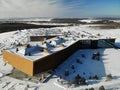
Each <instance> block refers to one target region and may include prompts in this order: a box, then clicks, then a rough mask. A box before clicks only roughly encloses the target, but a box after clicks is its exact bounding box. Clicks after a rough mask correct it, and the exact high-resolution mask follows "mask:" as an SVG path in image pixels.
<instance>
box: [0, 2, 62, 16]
mask: <svg viewBox="0 0 120 90" xmlns="http://www.w3.org/2000/svg"><path fill="white" fill-rule="evenodd" d="M57 1H58V0H0V18H3V17H8V18H9V17H51V16H52V17H53V16H58V15H59V14H60V13H61V12H62V11H63V9H62V8H60V5H59V4H58V3H57Z"/></svg>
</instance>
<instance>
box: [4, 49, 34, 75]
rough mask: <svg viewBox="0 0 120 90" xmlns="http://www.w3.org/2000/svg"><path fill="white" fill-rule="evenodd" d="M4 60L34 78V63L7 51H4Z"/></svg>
mask: <svg viewBox="0 0 120 90" xmlns="http://www.w3.org/2000/svg"><path fill="white" fill-rule="evenodd" d="M2 53H3V59H4V60H5V61H6V62H7V63H9V64H11V65H12V66H14V67H15V68H17V69H19V70H20V71H22V72H24V73H26V74H28V75H30V76H33V62H32V61H30V60H28V59H25V58H23V57H21V56H18V55H16V54H14V53H11V52H8V51H6V50H3V51H2Z"/></svg>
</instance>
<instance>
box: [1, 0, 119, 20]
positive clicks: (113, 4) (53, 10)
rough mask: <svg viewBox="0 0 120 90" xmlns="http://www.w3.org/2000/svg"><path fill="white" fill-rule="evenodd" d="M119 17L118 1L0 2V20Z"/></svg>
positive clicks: (45, 0) (52, 0) (36, 0)
mask: <svg viewBox="0 0 120 90" xmlns="http://www.w3.org/2000/svg"><path fill="white" fill-rule="evenodd" d="M16 17H25V18H26V17H120V0H0V18H16Z"/></svg>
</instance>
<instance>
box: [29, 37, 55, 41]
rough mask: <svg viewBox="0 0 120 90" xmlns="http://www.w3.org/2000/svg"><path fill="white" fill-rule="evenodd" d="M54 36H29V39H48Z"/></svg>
mask: <svg viewBox="0 0 120 90" xmlns="http://www.w3.org/2000/svg"><path fill="white" fill-rule="evenodd" d="M53 37H56V36H30V41H43V40H44V39H45V38H46V39H50V38H53Z"/></svg>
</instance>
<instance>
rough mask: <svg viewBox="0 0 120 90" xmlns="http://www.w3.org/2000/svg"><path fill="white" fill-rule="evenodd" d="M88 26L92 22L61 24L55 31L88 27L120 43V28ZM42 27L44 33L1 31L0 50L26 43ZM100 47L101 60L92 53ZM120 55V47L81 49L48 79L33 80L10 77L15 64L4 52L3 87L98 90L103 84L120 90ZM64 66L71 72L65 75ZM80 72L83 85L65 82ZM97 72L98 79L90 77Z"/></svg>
mask: <svg viewBox="0 0 120 90" xmlns="http://www.w3.org/2000/svg"><path fill="white" fill-rule="evenodd" d="M88 26H89V25H84V26H83V25H81V26H72V27H58V28H55V29H54V30H55V31H54V32H56V33H60V32H61V33H63V32H68V31H69V32H71V33H73V34H76V33H79V32H81V33H82V32H83V31H86V32H89V33H91V34H93V35H96V34H98V33H99V34H100V35H101V36H102V35H104V36H105V37H109V36H110V37H115V38H116V43H115V44H116V45H117V46H119V47H120V29H109V30H100V29H93V28H89V27H88ZM39 30H41V32H42V33H45V30H43V29H35V30H31V29H30V30H21V31H19V30H18V31H13V32H7V33H1V34H0V38H1V39H0V50H3V49H9V48H14V47H15V46H16V45H17V44H18V43H22V44H25V43H27V42H28V41H29V38H28V36H29V35H34V34H35V33H34V34H33V32H34V31H36V32H38V31H39ZM47 30H48V29H47ZM50 30H51V29H50ZM57 30H58V31H57ZM51 32H52V30H51ZM98 51H99V52H100V60H99V61H97V60H93V59H92V54H94V53H96V52H98ZM83 54H84V56H83ZM119 58H120V50H119V49H114V48H109V49H86V50H78V51H77V52H75V53H74V54H73V55H72V56H71V57H69V58H68V59H67V60H66V61H65V62H64V63H63V64H61V65H60V66H59V67H58V68H57V69H56V70H55V72H54V73H53V76H52V77H51V78H50V80H49V81H48V82H46V83H40V82H38V83H33V82H30V81H28V80H17V79H14V78H11V77H8V76H7V74H9V73H11V71H12V69H13V67H12V66H11V65H9V64H7V62H4V61H3V60H2V54H1V53H0V90H85V89H86V88H91V87H93V88H94V89H95V90H99V87H100V86H102V85H103V86H104V87H105V89H106V90H120V65H119V63H120V61H119ZM77 59H79V60H80V62H81V63H77V62H76V60H77ZM71 65H74V69H72V68H71ZM65 70H69V76H65V75H64V72H65ZM77 74H79V75H80V76H81V77H84V78H85V79H86V82H87V85H80V86H77V87H75V86H74V85H70V86H68V84H66V82H67V81H73V80H74V78H75V76H76V75H77ZM109 74H111V75H112V78H113V79H111V80H107V79H106V76H107V75H109ZM95 75H97V76H98V78H99V79H98V80H91V79H90V78H89V77H90V76H91V77H93V76H95ZM60 77H61V79H60ZM59 81H63V82H64V84H61V83H60V82H59Z"/></svg>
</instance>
